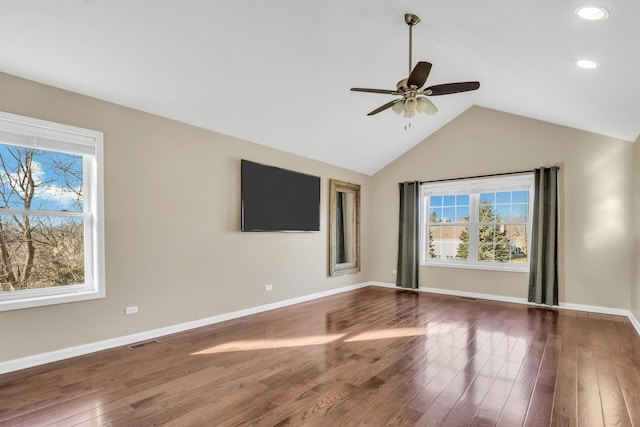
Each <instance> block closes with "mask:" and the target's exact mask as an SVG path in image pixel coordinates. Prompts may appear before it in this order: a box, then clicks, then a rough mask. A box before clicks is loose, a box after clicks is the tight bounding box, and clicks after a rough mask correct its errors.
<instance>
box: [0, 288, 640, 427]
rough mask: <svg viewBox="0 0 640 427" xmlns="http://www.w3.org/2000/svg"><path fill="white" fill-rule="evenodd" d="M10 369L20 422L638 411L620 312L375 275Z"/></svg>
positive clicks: (478, 421)
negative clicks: (305, 297) (401, 286)
mask: <svg viewBox="0 0 640 427" xmlns="http://www.w3.org/2000/svg"><path fill="white" fill-rule="evenodd" d="M158 341H159V344H156V345H152V346H148V347H143V348H140V349H138V350H134V351H132V350H129V349H128V348H127V347H122V348H115V349H111V350H106V351H102V352H99V353H94V354H91V355H86V356H82V357H77V358H74V359H69V360H65V361H61V362H56V363H52V364H48V365H44V366H40V367H35V368H31V369H27V370H23V371H19V372H13V373H10V374H5V375H2V376H0V425H2V426H5V425H8V426H14V425H15V426H18V425H28V426H39V425H55V426H74V425H83V426H84V425H87V426H93V425H96V426H97V425H107V426H151V425H171V426H200V425H204V426H237V425H252V426H253V425H255V426H275V425H278V426H283V425H291V426H303V425H309V426H385V425H389V426H411V425H419V426H494V425H497V426H520V425H525V426H550V425H551V426H605V425H606V426H639V427H640V337H638V335H637V334H636V332H635V330H634V329H633V327H632V326H631V323H630V322H629V320H628V319H627V318H625V317H620V316H609V315H599V314H593V313H583V312H574V311H567V310H552V309H543V308H537V307H530V306H526V305H518V304H508V303H499V302H490V301H482V300H473V299H469V298H460V297H451V296H443V295H436V294H427V293H416V292H411V291H402V290H394V289H385V288H374V287H370V288H364V289H360V290H357V291H353V292H347V293H344V294H340V295H334V296H331V297H326V298H323V299H320V300H315V301H310V302H306V303H302V304H298V305H295V306H290V307H286V308H282V309H278V310H273V311H269V312H265V313H261V314H256V315H253V316H248V317H244V318H241V319H236V320H232V321H228V322H224V323H219V324H216V325H212V326H208V327H203V328H199V329H194V330H191V331H187V332H183V333H179V334H175V335H171V336H166V337H162V338H158Z"/></svg>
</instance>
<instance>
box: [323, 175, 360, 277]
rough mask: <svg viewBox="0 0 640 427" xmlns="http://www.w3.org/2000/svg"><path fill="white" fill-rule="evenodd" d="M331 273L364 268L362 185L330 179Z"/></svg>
mask: <svg viewBox="0 0 640 427" xmlns="http://www.w3.org/2000/svg"><path fill="white" fill-rule="evenodd" d="M329 186H330V190H329V209H330V211H329V275H330V276H340V275H343V274H351V273H357V272H359V271H360V185H358V184H351V183H348V182H342V181H338V180H336V179H332V180H330V181H329Z"/></svg>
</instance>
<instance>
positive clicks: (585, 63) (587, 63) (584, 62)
mask: <svg viewBox="0 0 640 427" xmlns="http://www.w3.org/2000/svg"><path fill="white" fill-rule="evenodd" d="M576 65H577V66H578V67H580V68H585V69H587V70H593V69H594V68H598V67H599V66H600V64H598V63H597V62H596V61H591V60H589V59H581V60H579V61H578V62H576Z"/></svg>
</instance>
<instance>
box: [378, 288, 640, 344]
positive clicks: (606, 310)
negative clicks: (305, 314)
mask: <svg viewBox="0 0 640 427" xmlns="http://www.w3.org/2000/svg"><path fill="white" fill-rule="evenodd" d="M369 284H370V285H372V286H380V287H383V288H395V289H402V288H398V287H397V286H396V285H394V284H393V283H382V282H369ZM416 291H419V292H429V293H433V294H442V295H452V296H458V297H466V298H477V299H486V300H491V301H501V302H512V303H516V304H527V305H533V306H541V307H548V306H546V305H541V304H534V303H530V302H529V301H527V299H526V298H517V297H508V296H503V295H493V294H482V293H477V292H465V291H455V290H451V289H441V288H426V287H421V288H419V289H416ZM559 308H563V309H565V310H573V311H588V312H590V313H598V314H611V315H614V316H626V317H628V318H629V321H630V322H631V324H632V325H633V327H634V328H635V330H636V332H637V333H638V335H640V322H638V319H636V317H635V316H634V315H633V313H631V311H629V310H625V309H622V308H611V307H601V306H596V305H582V304H572V303H564V302H561V303H560V304H559Z"/></svg>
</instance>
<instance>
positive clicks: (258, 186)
mask: <svg viewBox="0 0 640 427" xmlns="http://www.w3.org/2000/svg"><path fill="white" fill-rule="evenodd" d="M241 187H242V189H241V191H242V195H241V198H242V207H241V228H242V231H320V177H317V176H312V175H306V174H303V173H299V172H294V171H290V170H287V169H281V168H277V167H275V166H267V165H263V164H260V163H254V162H251V161H249V160H244V159H243V160H242V161H241Z"/></svg>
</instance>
